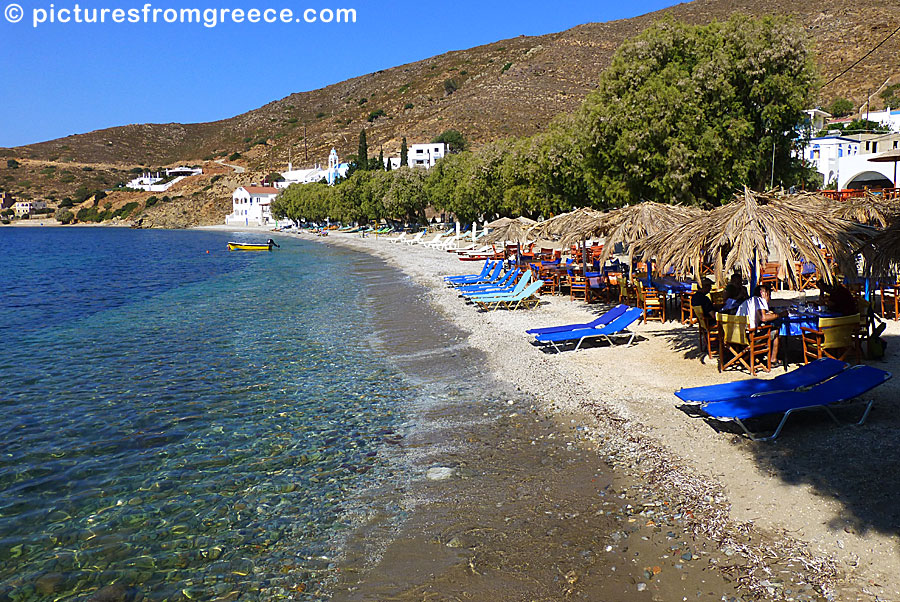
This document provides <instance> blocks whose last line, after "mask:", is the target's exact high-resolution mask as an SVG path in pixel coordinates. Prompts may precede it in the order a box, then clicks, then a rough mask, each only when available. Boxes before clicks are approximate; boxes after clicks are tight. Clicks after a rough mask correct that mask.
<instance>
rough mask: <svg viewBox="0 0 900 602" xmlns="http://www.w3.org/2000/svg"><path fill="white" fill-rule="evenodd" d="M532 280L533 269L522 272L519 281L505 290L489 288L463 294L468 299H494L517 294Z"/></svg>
mask: <svg viewBox="0 0 900 602" xmlns="http://www.w3.org/2000/svg"><path fill="white" fill-rule="evenodd" d="M529 282H531V271H528V272H525V273H524V274H522V277H521V278H519V281H518V282H516V283H515V284H510V285H509V286H508V287H506V288H505V289H503V290H499V289H495V290H488V291H484V292H482V293H471V294H468V295H463V296H464V297H465V298H466V301H475V302H478V301H479V300H483V299H493V298H497V297H508V296H515V295H518V294H519V293H521V292H522V291H523V290H525V287H526V286H528V283H529Z"/></svg>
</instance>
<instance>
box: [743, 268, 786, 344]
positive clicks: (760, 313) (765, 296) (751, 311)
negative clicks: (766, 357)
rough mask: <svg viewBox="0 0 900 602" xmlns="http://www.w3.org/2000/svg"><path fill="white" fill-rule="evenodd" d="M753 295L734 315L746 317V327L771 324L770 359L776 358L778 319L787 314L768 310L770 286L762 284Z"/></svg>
mask: <svg viewBox="0 0 900 602" xmlns="http://www.w3.org/2000/svg"><path fill="white" fill-rule="evenodd" d="M753 292H754V295H753V296H752V297H750V298H749V299H746V300H745V301H744V302H743V303H741V305H740V306H739V307H738V310H737V313H736V315H738V316H747V327H748V328H756V327H757V326H762V325H763V324H773V325H774V326H775V328H773V329H772V335H771V336H772V357H773V358H777V357H778V343H779V338H778V331H779V329H780V326H781V324H780V321H779V320H780V318H782V317H784V316H786V315H787V312H786V311H784V312H781V313H776V312H773V311H771V310H769V302H770V301H771V300H772V286H771V285H769V284H763V285H761V286H757V287H756V289H755V290H754V291H753Z"/></svg>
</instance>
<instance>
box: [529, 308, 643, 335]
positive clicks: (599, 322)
mask: <svg viewBox="0 0 900 602" xmlns="http://www.w3.org/2000/svg"><path fill="white" fill-rule="evenodd" d="M626 309H628V306H627V305H624V304H623V305H616V306H615V307H613V308H612V309H610V310H609V311H607V312H606V313H604V314H603V315H602V316H600V317H599V318H597V319H595V320H593V321H592V322H588V323H586V324H565V325H563V326H547V327H544V328H531V329H529V330H526V331H525V332H527V333H528V334H552V333H554V332H569V331H570V330H580V329H583V328H598V327H600V326H606V325H607V324H609V323H610V322H612V321H613V320H614V319H616V318H618V317H619V316H621V315H622V314H624V313H625V310H626Z"/></svg>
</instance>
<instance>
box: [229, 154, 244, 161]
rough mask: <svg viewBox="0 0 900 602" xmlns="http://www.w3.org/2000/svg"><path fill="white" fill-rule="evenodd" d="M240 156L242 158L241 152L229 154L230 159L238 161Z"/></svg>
mask: <svg viewBox="0 0 900 602" xmlns="http://www.w3.org/2000/svg"><path fill="white" fill-rule="evenodd" d="M240 158H241V153H231V154H230V155H228V160H229V161H236V160H238V159H240Z"/></svg>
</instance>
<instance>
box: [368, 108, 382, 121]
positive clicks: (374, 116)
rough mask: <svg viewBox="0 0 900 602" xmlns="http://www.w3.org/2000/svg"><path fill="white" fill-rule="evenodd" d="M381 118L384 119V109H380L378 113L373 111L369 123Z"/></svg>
mask: <svg viewBox="0 0 900 602" xmlns="http://www.w3.org/2000/svg"><path fill="white" fill-rule="evenodd" d="M379 117H384V109H378V110H376V111H372V112H371V113H369V117H368V119H367V121H368V122H369V123H372V122H373V121H375V120H376V119H378V118H379Z"/></svg>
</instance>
